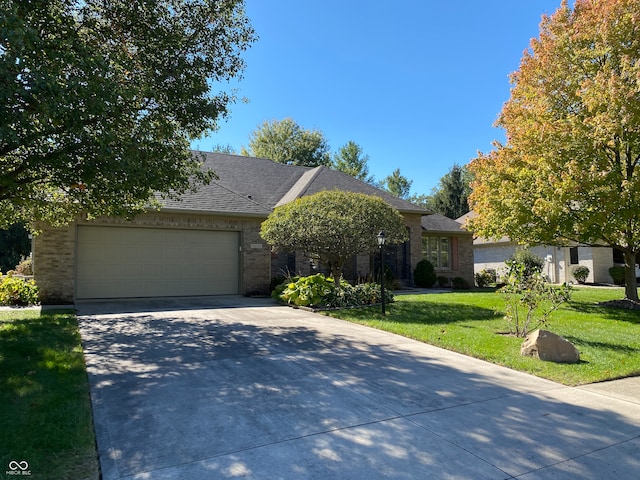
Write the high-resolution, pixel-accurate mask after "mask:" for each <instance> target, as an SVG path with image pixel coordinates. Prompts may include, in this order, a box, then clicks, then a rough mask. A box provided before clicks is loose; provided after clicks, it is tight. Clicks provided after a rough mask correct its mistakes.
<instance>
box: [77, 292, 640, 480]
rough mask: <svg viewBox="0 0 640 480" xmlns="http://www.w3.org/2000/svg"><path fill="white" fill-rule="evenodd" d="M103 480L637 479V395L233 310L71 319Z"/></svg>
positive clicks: (144, 305)
mask: <svg viewBox="0 0 640 480" xmlns="http://www.w3.org/2000/svg"><path fill="white" fill-rule="evenodd" d="M77 308H78V315H79V320H80V329H81V335H82V340H83V347H84V351H85V358H86V363H87V369H88V372H89V381H90V388H91V400H92V404H93V412H94V421H95V429H96V436H97V443H98V452H99V456H100V464H101V469H102V476H103V479H104V480H117V479H171V480H173V479H190V480H198V479H207V480H209V479H227V478H249V479H269V480H273V479H295V480H300V479H332V480H334V479H349V480H357V479H366V480H371V479H377V478H397V479H418V478H420V479H422V478H425V479H426V478H433V479H445V478H446V479H470V480H479V479H512V478H518V479H524V480H534V479H535V480H538V479H603V478H619V479H626V478H638V476H640V398H638V396H637V395H636V394H637V393H638V392H639V391H640V383H638V382H636V381H635V380H634V379H632V380H630V381H629V382H628V383H625V389H624V390H623V391H622V393H620V392H619V391H617V389H616V388H614V386H615V385H616V384H615V382H614V383H612V384H611V385H612V386H611V388H608V387H607V386H606V384H601V385H600V386H597V387H593V386H586V387H581V388H571V387H565V386H562V385H559V384H557V383H554V382H550V381H546V380H542V379H539V378H536V377H533V376H530V375H526V374H523V373H520V372H516V371H513V370H509V369H506V368H503V367H499V366H495V365H492V364H489V363H486V362H483V361H480V360H476V359H472V358H469V357H466V356H463V355H459V354H456V353H452V352H449V351H446V350H442V349H439V348H435V347H432V346H430V345H426V344H423V343H420V342H417V341H413V340H410V339H407V338H404V337H400V336H397V335H393V334H390V333H385V332H381V331H378V330H375V329H371V328H367V327H363V326H359V325H355V324H350V323H347V322H343V321H340V320H335V319H331V318H328V317H325V316H322V315H318V314H315V313H311V312H306V311H303V310H296V309H292V308H288V307H282V306H277V305H275V304H273V303H272V302H271V301H270V300H260V299H246V298H242V297H215V298H207V299H191V300H184V299H182V300H180V299H177V300H171V301H144V302H143V301H140V302H134V301H128V302H111V303H85V304H80V305H78V306H77Z"/></svg>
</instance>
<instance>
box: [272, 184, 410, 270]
mask: <svg viewBox="0 0 640 480" xmlns="http://www.w3.org/2000/svg"><path fill="white" fill-rule="evenodd" d="M380 230H384V232H385V235H386V238H387V243H388V244H390V245H391V244H397V243H402V242H404V241H406V239H407V232H406V228H405V225H404V220H403V218H402V215H400V213H399V212H398V211H397V210H396V209H395V208H393V207H392V206H391V205H389V204H387V203H386V202H385V201H384V200H382V199H381V198H379V197H375V196H372V195H364V194H361V193H353V192H345V191H341V190H326V191H322V192H319V193H316V194H314V195H309V196H305V197H302V198H299V199H297V200H295V201H293V202H290V203H288V204H286V205H282V206H280V207H277V208H276V209H274V211H273V212H272V213H271V214H270V215H269V217H268V218H267V220H265V221H264V222H263V223H262V226H261V229H260V235H261V236H262V238H263V239H264V240H265V241H266V242H267V243H269V244H270V245H273V246H274V247H275V248H276V249H277V250H282V251H302V252H306V253H308V254H310V255H315V256H317V258H319V260H320V262H321V263H322V264H323V265H325V266H327V267H328V268H329V269H330V270H331V275H332V276H333V278H334V279H336V282H337V281H338V280H339V279H340V278H341V276H342V267H343V265H344V263H345V262H346V261H347V260H349V259H350V258H352V257H353V256H354V255H356V254H358V253H367V252H374V251H376V250H377V249H378V243H377V242H378V241H377V235H378V233H379V232H380Z"/></svg>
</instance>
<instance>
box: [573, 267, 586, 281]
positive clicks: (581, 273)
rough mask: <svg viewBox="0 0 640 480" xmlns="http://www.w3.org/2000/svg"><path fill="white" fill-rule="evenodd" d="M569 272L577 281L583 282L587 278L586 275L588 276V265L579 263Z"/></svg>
mask: <svg viewBox="0 0 640 480" xmlns="http://www.w3.org/2000/svg"><path fill="white" fill-rule="evenodd" d="M571 273H572V275H573V278H575V279H576V280H577V281H578V283H584V282H585V281H586V280H587V277H588V276H589V267H585V266H584V265H579V266H577V267H574V269H573V271H572V272H571Z"/></svg>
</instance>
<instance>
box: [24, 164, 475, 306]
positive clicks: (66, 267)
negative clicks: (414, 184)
mask: <svg viewBox="0 0 640 480" xmlns="http://www.w3.org/2000/svg"><path fill="white" fill-rule="evenodd" d="M205 164H206V167H209V168H211V169H213V170H214V171H215V172H216V174H217V175H218V177H219V178H218V179H217V180H215V181H213V182H212V183H211V184H209V185H205V186H202V187H201V188H199V189H198V190H197V191H196V192H190V193H186V194H185V195H183V196H182V198H181V201H173V200H167V201H163V206H162V208H161V209H160V210H159V211H150V212H148V213H145V214H143V215H140V216H138V217H136V218H135V219H134V220H133V221H127V220H125V219H123V218H117V217H108V218H100V219H96V220H91V221H88V220H86V219H84V218H79V219H78V220H77V221H76V222H74V223H73V224H71V225H69V226H67V227H63V228H54V227H51V226H47V225H42V226H41V228H42V233H41V234H40V235H38V236H36V238H35V240H34V251H33V255H34V270H35V272H34V274H35V279H36V281H37V282H38V285H39V287H40V292H41V299H42V301H43V302H44V303H53V302H74V301H76V300H89V299H108V298H128V297H165V296H197V295H228V294H245V295H248V294H254V293H266V292H268V289H269V284H270V282H271V280H272V278H273V277H274V276H275V275H276V274H277V273H278V272H283V271H286V269H289V271H290V272H291V273H297V274H303V275H304V274H308V273H309V272H311V271H312V264H311V262H310V261H309V258H307V257H304V255H302V254H300V253H299V254H295V255H276V254H272V252H271V247H270V246H269V245H267V244H266V243H265V241H264V240H263V239H262V238H261V237H260V225H261V223H262V222H263V221H264V220H265V219H266V218H267V216H268V215H269V214H270V213H271V211H272V210H273V209H274V208H275V207H276V206H278V205H282V204H284V203H287V202H289V201H292V200H294V199H296V198H299V197H301V196H304V195H311V194H313V193H316V192H319V191H322V190H326V189H333V188H338V189H341V190H345V191H353V192H359V193H366V194H371V195H377V196H378V197H381V198H383V199H384V200H385V201H387V202H388V203H389V204H391V205H392V206H393V207H395V208H396V209H397V210H398V211H399V212H400V213H401V214H402V215H403V217H404V219H405V223H406V225H407V230H408V232H409V241H408V242H406V243H405V244H403V245H399V246H396V247H393V248H392V247H387V248H385V253H386V255H385V263H386V264H388V265H389V266H391V268H392V270H393V271H394V274H395V275H396V278H398V279H399V280H400V282H401V283H402V284H404V285H412V284H413V278H412V277H413V270H414V268H415V266H416V264H417V263H418V261H420V260H421V259H422V255H423V251H422V245H423V240H422V239H423V236H424V235H425V230H424V228H427V229H428V228H430V227H429V226H427V227H424V224H423V223H421V221H422V220H423V216H424V215H428V212H426V211H425V210H423V209H421V208H420V207H418V206H416V205H414V204H412V203H409V202H406V201H403V200H401V199H399V198H397V197H395V196H393V195H391V194H389V193H388V192H385V191H383V190H380V189H377V188H375V187H373V186H371V185H369V184H366V183H364V182H361V181H359V180H357V179H355V178H353V177H351V176H349V175H347V174H344V173H342V172H338V171H335V170H331V169H329V168H327V167H317V168H310V167H298V166H290V165H283V164H279V163H276V162H273V161H271V160H266V159H260V158H253V157H245V156H236V155H227V154H218V153H208V154H206V162H205ZM426 218H428V217H426ZM445 230H446V229H444V230H438V231H437V232H434V233H437V234H438V235H440V234H442V235H441V236H443V237H448V238H451V240H450V248H451V252H450V255H451V263H450V269H449V270H450V273H451V275H453V274H454V273H456V272H457V270H456V267H457V268H458V269H461V268H462V267H463V266H464V265H465V262H468V260H463V261H459V260H456V258H457V257H458V256H460V258H465V259H467V258H468V257H469V255H471V253H470V252H469V251H468V250H469V249H467V251H466V252H463V251H462V250H463V249H464V248H466V247H463V246H464V245H465V243H464V242H462V241H456V240H453V238H457V235H458V234H457V233H455V232H453V233H452V232H447V231H445ZM375 258H376V255H361V256H358V257H357V258H356V259H354V261H353V264H352V265H351V266H350V267H349V268H347V269H345V270H346V272H345V275H346V276H347V278H357V277H360V278H366V277H367V276H368V275H369V274H370V271H371V268H372V266H373V264H374V262H375V261H376V260H375ZM441 258H444V257H441ZM449 270H447V267H444V270H442V271H443V272H445V271H446V272H447V273H449ZM460 271H461V270H460ZM468 275H472V273H471V272H469V274H464V275H463V274H462V273H461V275H460V276H465V277H466V276H468Z"/></svg>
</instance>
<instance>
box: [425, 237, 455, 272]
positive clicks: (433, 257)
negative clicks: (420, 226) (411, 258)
mask: <svg viewBox="0 0 640 480" xmlns="http://www.w3.org/2000/svg"><path fill="white" fill-rule="evenodd" d="M422 258H424V259H425V260H429V261H430V262H431V263H432V264H433V266H434V267H436V268H451V239H450V238H449V237H422Z"/></svg>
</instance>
